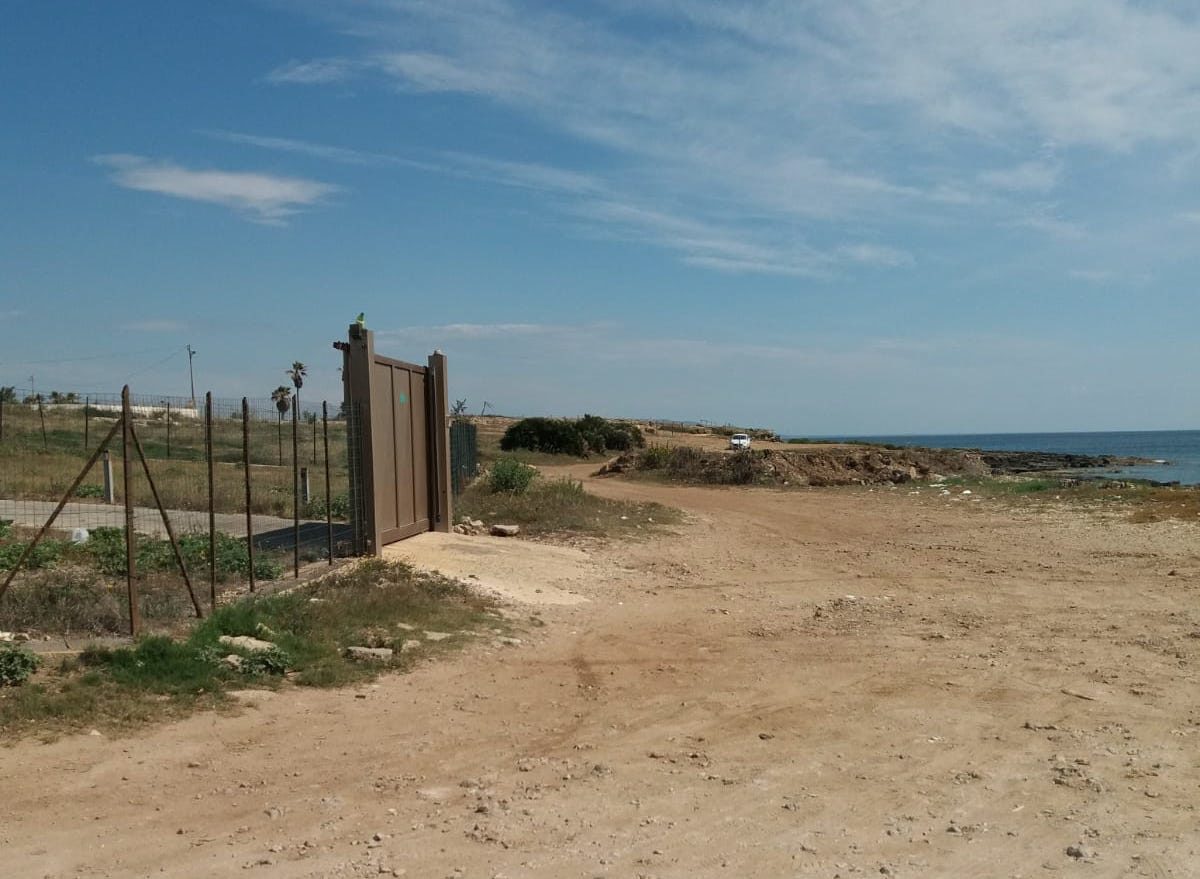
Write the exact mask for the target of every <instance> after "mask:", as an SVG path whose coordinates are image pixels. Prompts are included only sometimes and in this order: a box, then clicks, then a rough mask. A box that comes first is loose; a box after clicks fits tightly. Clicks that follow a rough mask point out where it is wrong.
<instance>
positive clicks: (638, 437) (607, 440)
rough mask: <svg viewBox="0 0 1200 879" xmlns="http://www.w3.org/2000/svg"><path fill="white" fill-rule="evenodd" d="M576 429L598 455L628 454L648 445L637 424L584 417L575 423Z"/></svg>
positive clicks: (589, 416)
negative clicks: (608, 453) (636, 448)
mask: <svg viewBox="0 0 1200 879" xmlns="http://www.w3.org/2000/svg"><path fill="white" fill-rule="evenodd" d="M575 427H576V429H578V431H579V432H580V433H581V434H583V438H584V439H585V440H587V444H588V447H589V448H590V449H591V450H592V451H593V452H596V453H597V454H604V452H607V451H613V452H627V451H629V450H630V449H632V448H634V447H635V446H636V447H639V448H640V447H641V446H644V445H645V444H646V438H645V437H644V436H642V430H641V428H640V427H638V426H637V425H636V424H626V423H622V422H616V421H609V420H608V419H607V418H601V417H600V416H599V415H584V416H583V417H582V418H580V419H579V420H578V421H576V422H575Z"/></svg>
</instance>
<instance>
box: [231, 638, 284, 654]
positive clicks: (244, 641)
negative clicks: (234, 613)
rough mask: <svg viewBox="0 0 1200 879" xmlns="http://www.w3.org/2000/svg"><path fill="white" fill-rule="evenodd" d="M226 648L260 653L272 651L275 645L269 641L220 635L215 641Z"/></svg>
mask: <svg viewBox="0 0 1200 879" xmlns="http://www.w3.org/2000/svg"><path fill="white" fill-rule="evenodd" d="M217 641H219V642H220V643H222V644H224V645H225V646H226V647H236V648H238V649H239V650H249V651H250V652H251V653H261V652H263V651H264V650H274V649H275V645H274V644H273V643H271V642H270V641H263V640H261V639H259V638H252V637H251V636H249V635H222V636H221V637H220V638H218V639H217Z"/></svg>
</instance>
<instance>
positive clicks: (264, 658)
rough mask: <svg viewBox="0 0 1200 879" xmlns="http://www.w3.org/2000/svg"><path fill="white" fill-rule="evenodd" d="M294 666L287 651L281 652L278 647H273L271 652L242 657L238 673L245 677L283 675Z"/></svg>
mask: <svg viewBox="0 0 1200 879" xmlns="http://www.w3.org/2000/svg"><path fill="white" fill-rule="evenodd" d="M291 665H292V658H291V657H290V656H289V655H288V654H287V652H286V651H283V650H280V649H279V648H278V647H272V648H271V649H269V650H256V651H254V652H253V653H251V654H250V655H248V656H244V657H242V664H241V665H240V666H239V667H238V671H239V672H241V673H242V674H244V675H260V676H264V677H265V676H267V675H282V674H284V673H286V672H287V670H288V668H290V667H291Z"/></svg>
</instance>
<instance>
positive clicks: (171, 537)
mask: <svg viewBox="0 0 1200 879" xmlns="http://www.w3.org/2000/svg"><path fill="white" fill-rule="evenodd" d="M129 435H130V436H131V437H132V438H133V447H134V449H135V450H136V451H137V455H138V460H139V461H141V462H142V470H143V471H144V472H145V474H146V484H147V485H148V486H150V496H151V497H153V498H154V505H155V506H156V507H158V514H159V515H160V516H161V517H162V523H163V530H164V531H166V532H167V540H168V541H170V543H171V551H172V552H173V553H174V555H175V564H177V565H178V566H179V573H180V574H182V575H183V582H184V584H185V585H186V586H187V591H188V597H189V598H191V599H192V607H194V608H195V609H196V619H203V618H204V611H202V610H201V609H200V601H199V599H197V598H196V590H195V589H193V588H192V578H191V576H189V575H188V569H187V565H186V564H185V563H184V561H183V551H182V550H180V548H179V541H178V540H176V539H175V529H174V528H172V527H171V517H170V516H168V515H167V508H166V507H164V506H163V502H162V497H161V496H159V493H158V487H157V486H155V484H154V476H153V475H152V474H151V473H150V462H149V461H147V460H146V450H145V449H143V448H142V441H141V440H140V439H138V435H137V431H136V430H134V428H133V426H132V425H130V428H129Z"/></svg>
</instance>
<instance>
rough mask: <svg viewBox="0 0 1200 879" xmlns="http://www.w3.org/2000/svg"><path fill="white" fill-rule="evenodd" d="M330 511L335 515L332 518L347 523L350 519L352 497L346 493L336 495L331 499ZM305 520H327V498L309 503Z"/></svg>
mask: <svg viewBox="0 0 1200 879" xmlns="http://www.w3.org/2000/svg"><path fill="white" fill-rule="evenodd" d="M329 510H330V512H331V513H332V514H333V515H332V518H334V519H338V520H341V521H345V520H346V519H349V518H350V496H349V495H348V494H346V493H345V492H342V493H341V494H335V495H333V496H332V497H331V498H330V499H329ZM304 518H306V519H324V518H325V498H323V497H315V498H313V499H312V500H311V501H309V502H308V506H306V507H305V508H304Z"/></svg>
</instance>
